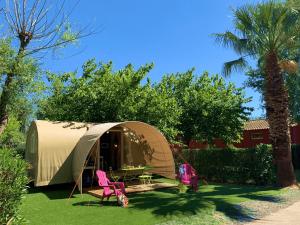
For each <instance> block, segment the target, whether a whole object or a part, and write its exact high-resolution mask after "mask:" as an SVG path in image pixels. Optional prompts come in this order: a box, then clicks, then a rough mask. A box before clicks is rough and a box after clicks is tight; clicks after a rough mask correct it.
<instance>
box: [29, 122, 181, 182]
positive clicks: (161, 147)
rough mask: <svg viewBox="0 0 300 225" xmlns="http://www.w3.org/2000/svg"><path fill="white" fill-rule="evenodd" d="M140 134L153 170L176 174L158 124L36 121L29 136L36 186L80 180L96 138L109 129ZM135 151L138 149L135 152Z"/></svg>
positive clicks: (146, 158) (139, 142)
mask: <svg viewBox="0 0 300 225" xmlns="http://www.w3.org/2000/svg"><path fill="white" fill-rule="evenodd" d="M115 127H119V128H121V129H122V131H123V132H124V133H128V132H130V133H134V135H135V136H136V137H138V142H137V144H135V145H137V146H139V148H138V150H139V151H141V152H142V154H136V156H135V159H134V160H137V159H138V158H143V160H144V161H145V162H146V163H145V164H146V165H148V166H150V167H151V168H152V169H151V172H153V173H155V174H159V175H162V176H165V177H168V178H174V177H175V165H174V160H173V155H172V152H171V149H170V146H169V143H168V142H167V140H166V139H165V137H164V136H163V134H162V133H161V132H160V131H159V130H157V129H156V128H155V127H153V126H151V125H149V124H146V123H143V122H137V121H127V122H120V123H102V124H85V123H73V122H50V121H40V120H39V121H35V122H33V123H32V125H31V127H30V129H29V131H28V137H27V144H26V159H27V160H28V161H29V162H30V163H31V164H32V170H31V177H32V178H33V179H34V181H35V185H36V186H42V185H48V184H58V183H68V182H72V181H75V182H77V181H78V179H80V176H81V174H82V172H83V169H84V166H85V162H86V160H87V157H88V155H89V153H90V152H91V150H92V148H93V147H94V146H95V144H96V142H97V140H100V137H101V136H102V135H103V134H104V133H105V132H107V131H109V130H110V129H114V128H115ZM135 153H136V152H135Z"/></svg>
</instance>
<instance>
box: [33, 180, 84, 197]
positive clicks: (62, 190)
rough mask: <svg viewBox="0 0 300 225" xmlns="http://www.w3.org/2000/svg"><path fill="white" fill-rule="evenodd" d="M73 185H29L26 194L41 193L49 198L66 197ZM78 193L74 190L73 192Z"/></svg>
mask: <svg viewBox="0 0 300 225" xmlns="http://www.w3.org/2000/svg"><path fill="white" fill-rule="evenodd" d="M73 187H74V185H73V184H56V185H49V186H42V187H30V188H29V189H28V194H29V195H30V194H35V193H43V194H44V195H46V196H47V197H48V198H49V199H50V200H56V199H68V198H69V197H70V194H71V191H72V189H73ZM78 193H79V192H78V191H77V190H75V192H74V194H78Z"/></svg>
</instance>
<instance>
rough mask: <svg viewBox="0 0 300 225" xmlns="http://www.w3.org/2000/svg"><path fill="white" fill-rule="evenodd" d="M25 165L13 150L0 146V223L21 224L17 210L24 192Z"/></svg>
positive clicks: (25, 182) (25, 181) (25, 179)
mask: <svg viewBox="0 0 300 225" xmlns="http://www.w3.org/2000/svg"><path fill="white" fill-rule="evenodd" d="M26 166H27V164H26V162H25V161H24V160H23V159H22V158H21V157H20V156H19V155H17V154H16V153H15V152H14V151H13V150H11V149H1V148H0V224H7V223H8V221H10V222H13V224H23V222H21V220H22V219H21V218H20V217H19V216H18V210H19V206H20V204H21V199H22V197H23V195H24V194H25V193H26V184H27V182H28V178H27V171H26Z"/></svg>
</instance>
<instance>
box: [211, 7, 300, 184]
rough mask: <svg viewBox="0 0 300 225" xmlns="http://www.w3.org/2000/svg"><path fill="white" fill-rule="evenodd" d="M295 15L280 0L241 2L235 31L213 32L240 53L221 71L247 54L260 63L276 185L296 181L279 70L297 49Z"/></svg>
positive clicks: (236, 66)
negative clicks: (275, 168)
mask: <svg viewBox="0 0 300 225" xmlns="http://www.w3.org/2000/svg"><path fill="white" fill-rule="evenodd" d="M299 16H300V15H299V11H298V10H297V9H295V8H291V7H287V6H286V5H285V4H284V3H280V2H275V1H269V2H266V3H260V4H257V5H245V6H243V7H240V8H238V9H236V10H234V26H235V29H236V31H237V32H236V33H237V34H235V33H232V32H230V31H227V32H225V33H222V34H216V38H217V41H219V42H221V43H222V44H223V45H224V46H225V47H229V48H232V49H233V50H234V51H235V52H236V53H237V54H238V55H240V58H239V59H237V60H233V61H230V62H227V63H225V64H224V74H225V75H228V74H230V73H231V72H232V70H241V69H244V68H245V67H247V65H248V64H247V57H252V58H254V59H256V60H257V61H258V63H259V64H260V65H262V68H263V71H264V73H263V75H264V78H263V81H264V82H263V83H264V84H263V85H264V88H263V91H264V100H265V107H266V115H267V119H268V122H269V126H270V141H271V143H272V146H273V154H274V162H275V164H276V167H277V182H278V184H279V185H280V186H289V185H293V184H295V182H296V179H295V175H294V170H293V166H292V162H291V138H290V130H289V110H288V91H287V89H286V87H285V85H284V72H283V69H286V68H284V67H283V65H286V64H289V63H290V67H292V64H294V63H293V62H290V61H289V60H288V59H286V58H283V56H285V55H295V53H296V52H297V51H298V48H299V44H298V43H299V41H300V37H299V29H300V26H299V25H300V23H299V22H300V20H299V19H300V17H299ZM287 53H288V54H287ZM286 71H287V70H286Z"/></svg>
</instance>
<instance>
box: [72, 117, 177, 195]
mask: <svg viewBox="0 0 300 225" xmlns="http://www.w3.org/2000/svg"><path fill="white" fill-rule="evenodd" d="M116 126H119V127H123V129H125V130H126V129H129V130H130V131H131V132H133V133H134V134H135V135H137V136H138V137H139V138H140V141H141V143H143V144H146V145H147V146H148V151H147V152H146V153H145V154H144V159H145V161H146V165H147V166H150V167H151V172H152V173H155V174H159V175H162V176H164V177H168V178H172V179H174V178H175V164H174V159H173V154H172V151H171V149H170V146H169V143H168V141H167V140H166V138H165V137H164V135H163V134H162V133H161V132H160V131H159V130H158V129H156V128H155V127H153V126H151V125H149V124H146V123H143V122H138V121H127V122H120V123H103V124H98V125H94V126H92V127H90V129H89V130H88V131H87V132H86V133H85V134H84V135H83V136H82V137H81V139H80V140H79V142H78V143H77V145H76V147H75V150H74V153H73V163H72V165H73V169H72V170H73V179H74V180H75V182H76V183H77V182H78V181H80V179H81V175H82V172H83V169H84V166H85V161H86V159H87V157H88V155H89V153H90V151H91V150H92V148H93V146H94V145H95V144H96V142H97V141H98V140H99V139H100V137H101V136H102V135H103V134H104V133H105V132H107V131H109V130H110V129H112V128H114V127H116ZM77 184H78V183H77ZM79 188H80V189H81V187H79Z"/></svg>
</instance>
